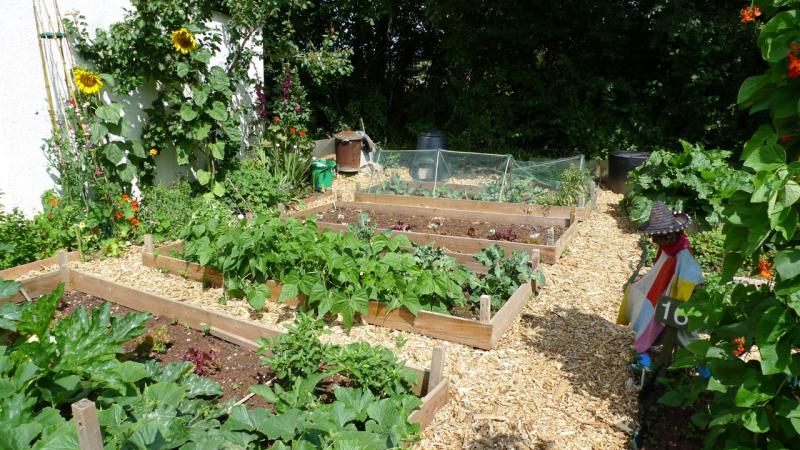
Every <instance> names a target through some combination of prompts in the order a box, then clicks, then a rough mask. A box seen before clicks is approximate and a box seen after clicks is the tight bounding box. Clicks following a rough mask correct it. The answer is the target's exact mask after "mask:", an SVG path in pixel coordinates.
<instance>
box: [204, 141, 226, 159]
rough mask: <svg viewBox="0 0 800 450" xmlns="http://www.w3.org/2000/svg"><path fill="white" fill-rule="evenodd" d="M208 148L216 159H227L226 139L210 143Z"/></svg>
mask: <svg viewBox="0 0 800 450" xmlns="http://www.w3.org/2000/svg"><path fill="white" fill-rule="evenodd" d="M208 148H209V149H210V150H211V156H212V157H214V159H216V160H223V159H225V141H217V142H213V143H211V144H208Z"/></svg>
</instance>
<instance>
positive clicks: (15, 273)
mask: <svg viewBox="0 0 800 450" xmlns="http://www.w3.org/2000/svg"><path fill="white" fill-rule="evenodd" d="M58 258H59V256H58V255H56V256H51V257H49V258H45V259H40V260H37V261H33V262H30V263H28V264H22V265H20V266H14V267H10V268H8V269H5V270H0V278H4V279H6V280H14V279H17V278H19V277H21V276H23V275H25V274H26V273H28V272H31V271H34V270H42V269H44V268H46V267H50V266H55V265H57V264H59V260H58ZM67 259H68V260H69V261H80V259H81V252H77V251H75V252H67Z"/></svg>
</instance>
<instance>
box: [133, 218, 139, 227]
mask: <svg viewBox="0 0 800 450" xmlns="http://www.w3.org/2000/svg"><path fill="white" fill-rule="evenodd" d="M131 223H132V224H133V226H135V227H138V226H139V219H137V218H136V217H131Z"/></svg>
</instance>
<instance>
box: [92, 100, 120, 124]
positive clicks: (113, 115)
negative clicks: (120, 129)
mask: <svg viewBox="0 0 800 450" xmlns="http://www.w3.org/2000/svg"><path fill="white" fill-rule="evenodd" d="M95 115H96V116H97V117H98V118H100V119H102V120H103V121H104V122H106V123H113V124H117V123H119V119H120V117H122V106H121V105H119V104H116V103H112V104H109V105H102V106H99V107H98V108H97V110H96V111H95Z"/></svg>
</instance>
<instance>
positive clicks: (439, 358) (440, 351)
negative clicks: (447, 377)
mask: <svg viewBox="0 0 800 450" xmlns="http://www.w3.org/2000/svg"><path fill="white" fill-rule="evenodd" d="M446 350H447V347H446V346H445V345H444V344H442V345H437V346H436V347H434V348H433V354H432V355H431V375H430V378H428V390H427V392H426V393H429V392H431V391H432V390H433V388H435V387H436V385H438V384H439V382H440V381H442V374H443V373H444V360H445V352H446Z"/></svg>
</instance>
